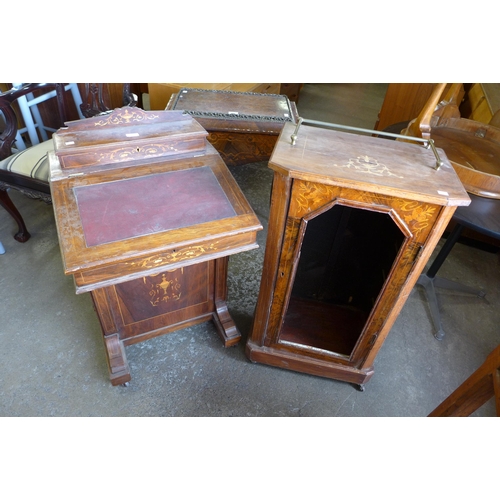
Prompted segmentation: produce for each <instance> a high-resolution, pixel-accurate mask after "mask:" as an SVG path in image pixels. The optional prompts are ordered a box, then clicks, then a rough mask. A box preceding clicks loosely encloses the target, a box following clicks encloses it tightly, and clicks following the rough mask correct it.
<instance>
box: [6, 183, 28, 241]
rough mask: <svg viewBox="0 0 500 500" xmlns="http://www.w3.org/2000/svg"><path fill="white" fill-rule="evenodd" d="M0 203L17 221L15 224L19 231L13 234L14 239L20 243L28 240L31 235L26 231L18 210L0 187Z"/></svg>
mask: <svg viewBox="0 0 500 500" xmlns="http://www.w3.org/2000/svg"><path fill="white" fill-rule="evenodd" d="M0 205H2V207H3V208H5V210H7V212H9V214H10V215H11V216H12V217H13V218H14V220H15V221H16V222H17V225H18V226H19V231H18V232H17V233H16V234H15V235H14V239H15V240H17V241H19V242H20V243H24V242H26V241H28V240H29V239H30V237H31V234H30V233H29V232H28V229H27V228H26V225H25V223H24V220H23V218H22V216H21V214H20V213H19V210H17V208H16V206H15V205H14V203H12V200H11V199H10V197H9V194H8V193H7V191H6V190H4V189H0Z"/></svg>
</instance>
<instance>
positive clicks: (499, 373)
mask: <svg viewBox="0 0 500 500" xmlns="http://www.w3.org/2000/svg"><path fill="white" fill-rule="evenodd" d="M492 397H495V400H496V411H497V416H500V345H499V346H498V347H497V348H496V349H494V350H493V352H492V353H491V354H490V355H489V356H488V357H487V358H486V360H485V362H484V363H483V364H482V365H481V366H480V367H479V368H478V369H477V370H476V371H475V372H474V373H473V374H472V375H471V376H470V377H469V378H468V379H467V380H466V381H465V382H464V383H463V384H462V385H461V386H460V387H458V388H457V389H456V390H455V391H454V392H452V393H451V394H450V395H449V396H448V397H447V398H446V399H445V400H444V401H443V402H442V403H441V404H440V405H439V406H438V407H437V408H436V409H435V410H434V411H432V412H431V413H430V414H429V417H468V416H469V415H470V414H472V413H474V412H475V411H476V410H477V409H478V408H480V407H481V406H482V405H483V404H485V403H486V402H487V401H489V400H490V399H491V398H492Z"/></svg>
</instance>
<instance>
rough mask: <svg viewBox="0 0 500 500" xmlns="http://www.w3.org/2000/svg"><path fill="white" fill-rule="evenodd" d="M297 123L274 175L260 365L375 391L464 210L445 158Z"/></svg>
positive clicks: (252, 351)
mask: <svg viewBox="0 0 500 500" xmlns="http://www.w3.org/2000/svg"><path fill="white" fill-rule="evenodd" d="M292 135H294V136H295V134H294V126H293V125H292V124H286V125H285V127H284V129H283V131H282V133H281V135H280V138H279V140H278V142H277V144H276V147H275V149H274V152H273V155H272V157H271V159H270V162H269V167H270V168H271V169H272V170H274V181H273V189H272V200H271V211H270V218H269V229H268V235H267V243H266V251H265V257H264V269H263V273H262V281H261V286H260V292H259V296H258V301H257V305H256V311H255V318H254V324H253V328H252V332H251V335H250V337H249V339H248V342H247V346H246V350H247V355H248V357H249V358H250V360H252V361H255V362H260V363H265V364H269V365H272V366H277V367H281V368H286V369H290V370H296V371H300V372H305V373H309V374H312V375H319V376H324V377H329V378H333V379H338V380H342V381H345V382H350V383H353V384H355V385H357V386H358V387H359V388H363V384H364V383H365V382H367V381H368V380H369V379H370V377H371V376H372V374H373V363H374V360H375V357H376V355H377V352H378V351H379V349H380V347H381V346H382V344H383V342H384V340H385V338H386V336H387V334H388V333H389V330H390V329H391V327H392V325H393V323H394V321H395V319H396V318H397V315H398V313H399V311H400V310H401V308H402V307H403V304H404V303H405V301H406V299H407V297H408V295H409V293H410V291H411V290H412V287H413V286H414V284H415V282H416V280H417V278H418V277H419V275H420V273H421V271H422V269H423V267H424V266H425V264H426V262H427V260H428V259H429V257H430V255H431V253H432V251H433V249H434V247H435V245H436V244H437V242H438V241H439V238H440V237H441V235H442V233H443V231H444V229H445V228H446V225H447V223H448V221H449V220H450V218H451V216H452V215H453V213H454V211H455V209H456V207H457V206H459V205H468V204H469V203H470V200H469V198H468V196H467V193H466V192H465V190H464V188H463V186H462V184H461V183H460V181H459V179H458V177H457V174H456V173H455V171H454V169H453V167H452V166H451V164H450V163H449V161H448V160H447V159H446V157H445V155H444V153H443V152H442V151H441V152H440V154H441V159H442V161H443V166H442V167H441V168H439V169H436V168H435V164H436V158H435V156H434V155H433V152H432V151H431V150H430V149H426V148H424V147H422V146H421V145H416V144H409V143H403V142H396V141H388V140H386V139H379V138H375V137H370V136H362V135H355V134H349V133H345V132H338V131H334V130H326V129H324V128H315V127H310V126H305V125H302V127H301V128H300V130H299V133H298V135H297V136H296V137H295V141H296V142H295V143H294V144H293V142H294V141H291V136H292Z"/></svg>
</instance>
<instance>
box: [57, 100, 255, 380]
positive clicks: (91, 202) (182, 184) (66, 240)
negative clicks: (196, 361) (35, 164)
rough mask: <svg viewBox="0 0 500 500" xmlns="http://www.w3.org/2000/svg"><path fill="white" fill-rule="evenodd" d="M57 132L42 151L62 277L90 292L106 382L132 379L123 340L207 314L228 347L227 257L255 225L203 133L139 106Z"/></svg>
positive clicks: (232, 334) (180, 118)
mask: <svg viewBox="0 0 500 500" xmlns="http://www.w3.org/2000/svg"><path fill="white" fill-rule="evenodd" d="M66 125H67V127H66V128H64V129H61V130H59V131H58V132H57V133H56V134H54V145H55V154H52V155H51V156H50V168H51V191H52V198H53V206H54V213H55V219H56V224H57V231H58V236H59V242H60V247H61V254H62V258H63V265H64V271H65V273H66V274H70V275H72V276H73V277H74V281H75V285H76V292H77V293H84V292H90V294H91V296H92V300H93V302H94V306H95V309H96V312H97V315H98V317H99V320H100V324H101V327H102V332H103V337H104V345H105V349H106V356H107V361H108V367H109V374H110V378H111V382H112V384H113V385H118V384H124V383H127V382H128V381H129V380H130V379H131V375H130V370H129V367H128V364H127V360H126V356H125V346H127V345H129V344H133V343H136V342H140V341H143V340H147V339H149V338H152V337H155V336H158V335H162V334H166V333H170V332H172V331H174V330H177V329H180V328H184V327H187V326H190V325H193V324H196V323H200V322H204V321H207V320H210V319H213V321H214V323H215V326H216V329H217V331H218V333H219V335H220V337H221V338H222V340H223V342H224V345H225V346H226V347H227V346H231V345H234V344H235V343H237V342H238V341H239V340H240V338H241V335H240V333H239V331H238V329H237V328H236V325H235V324H234V322H233V320H232V318H231V316H230V315H229V312H228V309H227V304H226V298H227V271H228V266H227V264H228V258H229V256H230V255H231V254H235V253H238V252H242V251H246V250H250V249H253V248H256V247H257V243H256V234H257V231H259V230H260V229H262V226H261V224H260V222H259V221H258V219H257V217H256V216H255V214H254V212H253V211H252V209H251V207H250V206H249V204H248V202H247V201H246V199H245V197H244V195H243V194H242V192H241V191H240V189H239V187H238V185H237V184H236V182H235V180H234V179H233V177H232V176H231V174H230V172H229V170H228V169H227V167H226V165H225V164H224V162H223V161H222V160H221V158H220V156H219V154H218V153H217V152H216V151H215V149H214V148H213V146H211V145H210V144H209V143H208V142H207V141H206V135H207V132H206V131H205V130H204V129H203V128H202V127H201V126H200V125H199V124H198V123H197V122H196V121H195V120H193V118H192V117H190V116H189V115H184V114H183V113H181V112H178V111H154V112H153V111H142V110H140V109H136V108H121V109H117V110H115V111H113V113H111V114H110V115H106V116H100V117H95V118H89V119H87V120H80V121H77V122H70V123H67V124H66Z"/></svg>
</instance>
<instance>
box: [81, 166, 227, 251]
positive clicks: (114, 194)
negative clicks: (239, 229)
mask: <svg viewBox="0 0 500 500" xmlns="http://www.w3.org/2000/svg"><path fill="white" fill-rule="evenodd" d="M74 193H75V197H76V200H77V204H78V209H79V212H80V217H81V221H82V227H83V233H84V236H85V242H86V244H87V246H89V247H91V246H96V245H102V244H105V243H111V242H114V241H121V240H125V239H129V238H135V237H139V236H144V235H148V234H153V233H157V232H162V231H168V230H171V229H179V228H183V227H190V226H194V225H196V224H202V223H205V222H211V221H216V220H220V219H224V218H227V217H233V216H234V215H236V213H235V211H234V209H233V207H232V206H231V203H230V202H229V200H228V199H227V196H226V194H225V193H224V191H223V189H222V187H221V186H220V184H219V181H218V180H217V178H216V177H215V175H214V173H213V172H212V170H211V168H210V167H198V168H191V169H187V170H178V171H173V172H164V173H160V174H152V175H147V176H143V177H136V178H133V179H125V180H119V181H113V182H107V183H102V184H95V185H88V186H80V187H77V188H74Z"/></svg>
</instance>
